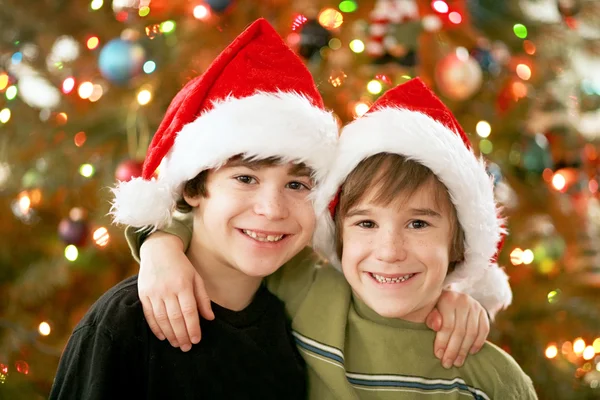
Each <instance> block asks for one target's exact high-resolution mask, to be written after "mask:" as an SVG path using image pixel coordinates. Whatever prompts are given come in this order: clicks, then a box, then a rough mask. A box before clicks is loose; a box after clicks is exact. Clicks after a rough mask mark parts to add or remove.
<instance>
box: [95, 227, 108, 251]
mask: <svg viewBox="0 0 600 400" xmlns="http://www.w3.org/2000/svg"><path fill="white" fill-rule="evenodd" d="M92 238H93V239H94V243H96V245H97V246H98V247H105V246H106V245H107V244H108V242H109V240H110V236H109V234H108V229H106V228H105V227H103V226H101V227H100V228H98V229H96V230H95V231H94V233H93V234H92Z"/></svg>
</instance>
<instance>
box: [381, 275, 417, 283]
mask: <svg viewBox="0 0 600 400" xmlns="http://www.w3.org/2000/svg"><path fill="white" fill-rule="evenodd" d="M413 275H414V274H407V275H404V276H399V277H397V278H387V277H385V276H381V275H377V274H374V273H371V276H373V278H375V279H377V282H379V283H399V282H404V281H406V280H408V279H410V278H412V277H413Z"/></svg>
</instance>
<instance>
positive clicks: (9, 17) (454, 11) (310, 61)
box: [0, 0, 600, 399]
mask: <svg viewBox="0 0 600 400" xmlns="http://www.w3.org/2000/svg"><path fill="white" fill-rule="evenodd" d="M259 17H265V18H267V19H268V20H269V21H270V22H271V23H272V24H273V25H274V26H275V28H276V29H277V30H278V31H279V33H280V34H281V35H282V37H283V38H284V39H285V40H286V41H287V42H288V43H289V45H290V46H291V47H293V48H294V49H295V51H297V52H298V53H299V54H300V55H301V56H302V57H303V58H304V59H305V60H306V63H307V65H308V66H309V68H310V70H311V72H312V73H313V76H314V78H315V80H316V82H317V84H318V86H319V89H320V90H321V92H322V94H323V96H324V99H325V102H326V104H327V105H328V106H329V107H330V108H331V109H332V110H333V111H334V112H335V114H336V116H337V117H339V120H340V123H341V124H343V123H345V122H347V121H350V120H352V119H353V118H356V117H359V116H360V115H362V114H363V113H364V112H365V111H366V110H367V109H368V107H369V105H370V104H371V103H372V102H373V101H374V100H375V99H376V98H377V97H378V96H379V95H380V94H381V93H383V91H385V90H386V89H388V88H391V87H393V86H395V85H397V84H399V83H402V82H405V81H406V80H408V79H410V78H411V77H414V76H420V77H421V78H422V79H423V80H425V82H426V83H427V84H428V85H429V86H430V87H432V88H433V89H434V90H435V91H436V92H437V93H438V94H440V95H441V96H442V98H443V99H444V101H445V102H446V103H447V104H448V105H449V106H450V107H451V108H452V109H453V111H454V112H455V113H456V116H457V118H458V119H459V121H460V122H461V124H462V125H463V127H464V128H465V130H466V131H467V132H468V133H469V135H470V139H471V141H472V143H473V147H474V149H475V151H476V152H478V153H480V154H481V155H482V156H483V157H484V158H485V159H486V160H487V161H488V165H489V172H490V175H492V176H493V177H494V181H495V184H496V194H497V198H498V200H499V201H500V202H501V203H502V204H503V205H504V214H505V216H506V217H507V228H508V229H509V231H510V236H509V237H508V238H507V240H506V243H505V246H504V250H503V252H502V254H501V256H500V259H499V262H500V264H501V265H503V266H505V267H506V270H507V273H508V274H509V275H510V277H511V285H512V288H513V292H514V301H513V304H512V306H511V307H509V308H508V309H507V310H506V311H504V312H502V313H501V314H500V315H499V317H498V319H497V320H496V321H495V323H494V325H493V328H492V333H491V335H490V340H491V341H493V342H494V343H496V344H498V345H500V346H501V347H502V348H504V349H505V350H506V351H508V352H509V353H510V354H512V356H513V357H514V358H515V359H516V360H517V361H518V362H519V363H520V365H521V366H522V367H523V369H524V370H525V372H526V373H527V374H529V376H531V378H532V379H533V381H534V384H535V386H536V390H537V391H538V393H539V396H540V398H542V399H592V398H598V397H599V396H600V311H599V305H600V301H599V300H598V299H597V296H596V294H597V293H598V290H599V288H600V263H599V261H600V258H599V257H600V255H599V253H598V247H599V246H600V245H599V243H600V240H599V239H600V231H599V228H600V206H599V203H598V196H599V193H598V189H599V184H600V181H599V179H600V178H599V176H598V172H599V169H598V167H599V166H600V155H599V154H598V150H599V149H598V137H599V136H600V3H599V2H597V1H595V0H515V1H498V0H445V1H442V0H439V1H429V0H376V1H356V0H343V1H342V0H338V1H331V0H296V1H293V2H292V1H284V0H255V1H250V0H237V1H231V0H204V1H203V0H169V1H167V0H112V1H109V0H106V1H103V0H92V1H90V0H88V1H68V0H45V1H26V0H18V1H17V0H4V1H2V2H0V210H2V212H1V214H0V215H1V216H2V217H1V218H0V234H1V237H2V239H3V240H2V242H1V244H0V298H1V301H0V399H5V398H6V399H38V398H39V399H41V398H45V397H46V396H47V394H48V392H49V389H50V386H51V385H52V379H53V376H54V373H55V371H56V367H57V364H58V360H59V357H60V354H61V351H62V348H63V346H64V345H65V343H66V340H67V339H68V337H69V335H70V333H71V332H72V330H73V328H74V326H75V325H76V324H77V322H78V321H79V319H80V318H81V317H82V316H83V314H84V313H85V312H86V311H87V309H88V308H89V306H90V305H91V304H92V303H93V302H94V301H95V300H96V299H97V298H98V297H99V296H100V295H101V294H102V293H103V292H104V291H105V290H106V289H108V288H109V287H110V286H112V285H114V284H115V283H117V282H119V281H120V280H122V279H123V278H125V277H126V276H129V275H132V274H134V273H136V271H137V268H138V266H137V264H136V263H135V262H134V261H133V259H132V258H131V256H130V253H129V250H128V248H127V246H126V244H125V241H124V237H123V232H122V227H118V226H113V225H111V221H110V218H109V217H107V215H106V214H107V212H108V210H109V208H110V200H111V192H110V190H109V188H110V187H111V186H113V185H114V184H115V182H116V180H117V179H118V180H122V181H127V180H129V179H131V178H132V177H135V176H138V175H139V174H140V173H141V161H142V160H143V158H144V152H145V150H146V148H147V146H148V143H149V140H150V139H151V137H152V134H153V132H154V130H155V129H156V128H157V126H158V124H159V123H160V121H161V119H162V116H163V114H164V111H165V110H166V108H167V106H168V104H169V102H170V100H171V99H172V97H173V96H174V94H175V93H177V92H178V90H179V89H180V88H181V87H182V86H183V85H184V84H185V83H186V82H187V81H188V80H189V79H190V78H192V77H195V76H197V75H198V74H200V73H202V71H203V70H204V69H205V68H206V67H207V66H208V65H209V63H210V62H211V61H212V60H213V59H214V57H215V56H216V55H217V54H218V53H219V52H220V51H221V50H222V49H223V48H224V47H225V46H226V45H227V44H228V43H229V42H230V41H231V40H232V39H233V38H234V37H235V36H237V35H238V34H239V33H240V32H241V31H242V30H243V29H244V27H246V26H247V25H248V24H249V23H250V22H252V21H253V20H255V19H256V18H259Z"/></svg>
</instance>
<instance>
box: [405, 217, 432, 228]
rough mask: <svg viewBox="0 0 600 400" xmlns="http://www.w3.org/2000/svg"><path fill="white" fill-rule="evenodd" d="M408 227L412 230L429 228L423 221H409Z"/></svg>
mask: <svg viewBox="0 0 600 400" xmlns="http://www.w3.org/2000/svg"><path fill="white" fill-rule="evenodd" d="M409 226H410V227H411V228H412V229H423V228H427V227H428V226H429V224H428V223H427V222H425V221H423V220H420V219H418V220H415V221H411V222H410V224H409Z"/></svg>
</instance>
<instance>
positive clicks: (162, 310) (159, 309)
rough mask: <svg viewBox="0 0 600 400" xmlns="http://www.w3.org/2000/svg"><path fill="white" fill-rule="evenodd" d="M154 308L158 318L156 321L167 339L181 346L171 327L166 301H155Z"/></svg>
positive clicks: (155, 316) (174, 344)
mask: <svg viewBox="0 0 600 400" xmlns="http://www.w3.org/2000/svg"><path fill="white" fill-rule="evenodd" d="M150 301H152V299H150ZM152 309H153V310H154V318H155V319H156V323H157V324H158V326H159V327H160V329H161V330H162V332H163V334H164V335H165V337H166V339H167V340H168V341H169V343H171V346H173V347H179V343H178V342H177V337H176V336H175V333H174V332H173V328H172V327H171V323H170V322H169V316H168V314H167V309H166V307H165V303H164V302H163V301H162V300H158V301H153V302H152Z"/></svg>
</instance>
